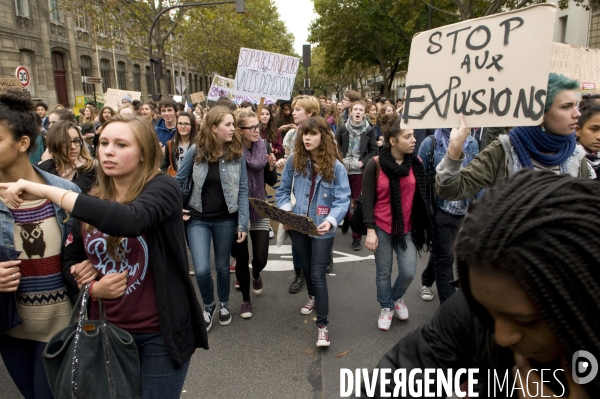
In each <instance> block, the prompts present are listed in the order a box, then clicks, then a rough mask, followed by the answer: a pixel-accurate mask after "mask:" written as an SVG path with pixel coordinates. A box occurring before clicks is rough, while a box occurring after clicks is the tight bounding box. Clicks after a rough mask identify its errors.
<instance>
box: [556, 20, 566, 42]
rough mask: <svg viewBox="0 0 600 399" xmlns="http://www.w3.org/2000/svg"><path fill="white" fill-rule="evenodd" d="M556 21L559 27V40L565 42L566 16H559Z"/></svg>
mask: <svg viewBox="0 0 600 399" xmlns="http://www.w3.org/2000/svg"><path fill="white" fill-rule="evenodd" d="M558 23H559V28H560V30H559V32H560V38H559V42H560V43H566V42H567V16H566V15H565V16H564V17H560V18H559V19H558Z"/></svg>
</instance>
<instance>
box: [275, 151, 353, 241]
mask: <svg viewBox="0 0 600 399" xmlns="http://www.w3.org/2000/svg"><path fill="white" fill-rule="evenodd" d="M307 170H308V171H309V172H308V173H307V174H306V175H303V174H302V173H300V172H297V171H296V170H294V156H293V155H292V156H290V157H289V158H288V160H287V162H286V163H285V167H284V168H283V172H282V173H281V185H280V186H279V189H277V192H276V193H275V201H276V202H277V206H278V207H279V208H281V209H283V210H285V211H292V212H294V213H295V214H296V215H303V216H308V217H310V218H311V219H312V220H313V221H314V222H315V225H316V226H319V225H320V224H321V223H323V222H325V221H327V222H329V223H330V224H331V229H330V230H329V233H327V234H324V235H322V236H313V237H314V238H331V237H333V236H334V235H335V231H336V229H337V226H338V224H339V223H340V222H341V221H342V220H343V219H344V216H345V215H346V213H347V212H348V207H349V206H350V184H349V183H348V173H347V172H346V167H345V166H344V164H342V163H341V162H340V161H337V160H336V161H335V166H334V172H335V179H334V180H333V181H332V182H328V181H326V180H323V179H322V177H321V175H317V177H316V180H315V191H314V194H313V199H312V201H310V209H309V208H308V203H309V198H308V197H309V195H310V187H311V185H312V178H311V175H310V170H311V166H310V159H309V160H308V162H307ZM292 179H293V180H294V195H295V196H296V206H295V207H293V208H292V203H291V202H290V197H291V190H292ZM317 210H318V212H317Z"/></svg>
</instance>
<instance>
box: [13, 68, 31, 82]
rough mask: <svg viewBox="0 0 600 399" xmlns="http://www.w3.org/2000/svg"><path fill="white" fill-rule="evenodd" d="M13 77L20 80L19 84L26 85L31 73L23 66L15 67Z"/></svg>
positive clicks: (29, 80)
mask: <svg viewBox="0 0 600 399" xmlns="http://www.w3.org/2000/svg"><path fill="white" fill-rule="evenodd" d="M15 77H16V78H17V79H19V80H20V81H21V86H23V87H27V86H29V83H30V82H31V75H30V74H29V70H28V69H27V68H25V67H24V66H19V67H17V70H16V71H15Z"/></svg>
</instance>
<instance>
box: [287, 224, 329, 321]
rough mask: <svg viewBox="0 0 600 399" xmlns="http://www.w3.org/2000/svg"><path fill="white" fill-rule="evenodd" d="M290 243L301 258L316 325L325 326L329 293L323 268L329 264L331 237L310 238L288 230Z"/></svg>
mask: <svg viewBox="0 0 600 399" xmlns="http://www.w3.org/2000/svg"><path fill="white" fill-rule="evenodd" d="M290 237H291V238H292V245H293V246H294V248H296V251H297V253H298V255H299V256H300V258H301V259H302V267H303V271H304V280H305V281H306V289H307V291H308V295H311V296H314V297H315V309H316V312H317V325H318V326H326V325H327V324H328V323H329V322H328V321H327V315H328V314H329V294H328V292H327V278H326V277H325V274H326V273H325V270H326V269H327V265H329V258H330V255H331V249H332V248H333V237H331V238H312V237H310V236H308V235H306V234H302V233H299V232H297V231H294V230H290Z"/></svg>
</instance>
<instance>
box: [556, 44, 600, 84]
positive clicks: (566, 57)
mask: <svg viewBox="0 0 600 399" xmlns="http://www.w3.org/2000/svg"><path fill="white" fill-rule="evenodd" d="M550 72H556V73H560V74H563V75H565V76H568V77H570V78H571V79H576V80H578V81H580V82H581V91H582V92H584V93H597V92H598V91H600V50H599V49H593V48H586V47H581V46H575V45H571V44H563V43H552V60H551V61H550Z"/></svg>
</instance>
